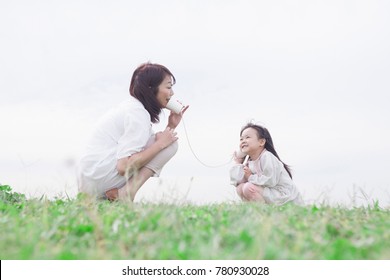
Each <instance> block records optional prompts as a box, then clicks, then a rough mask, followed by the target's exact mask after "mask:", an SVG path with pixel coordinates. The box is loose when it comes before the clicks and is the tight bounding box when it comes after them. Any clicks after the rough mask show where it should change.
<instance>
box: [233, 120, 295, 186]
mask: <svg viewBox="0 0 390 280" xmlns="http://www.w3.org/2000/svg"><path fill="white" fill-rule="evenodd" d="M247 128H253V129H254V130H256V133H257V136H258V137H259V139H265V148H266V149H267V150H268V151H270V152H271V153H272V154H273V155H274V156H275V157H277V158H278V160H280V161H281V162H282V163H283V166H284V168H285V169H286V171H287V173H288V175H289V176H290V178H291V179H292V175H291V170H290V166H288V165H287V164H285V163H284V162H283V161H282V160H281V159H280V158H279V156H278V153H277V152H276V150H275V148H274V143H273V141H272V137H271V134H270V133H269V131H268V129H266V128H265V127H263V126H260V125H257V124H253V123H248V124H246V125H245V126H244V127H243V128H242V129H241V132H240V136H241V135H242V132H243V131H244V130H245V129H247Z"/></svg>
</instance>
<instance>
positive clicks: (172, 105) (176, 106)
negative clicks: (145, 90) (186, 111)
mask: <svg viewBox="0 0 390 280" xmlns="http://www.w3.org/2000/svg"><path fill="white" fill-rule="evenodd" d="M184 107H185V106H184V105H183V104H182V103H181V102H180V101H179V100H176V99H174V98H171V99H169V102H168V104H167V106H166V108H167V109H168V110H171V111H173V112H175V113H176V114H180V112H181V110H183V108H184Z"/></svg>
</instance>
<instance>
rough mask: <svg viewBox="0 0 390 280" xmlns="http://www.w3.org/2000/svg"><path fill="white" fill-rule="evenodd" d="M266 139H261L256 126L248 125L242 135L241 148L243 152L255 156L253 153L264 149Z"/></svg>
mask: <svg viewBox="0 0 390 280" xmlns="http://www.w3.org/2000/svg"><path fill="white" fill-rule="evenodd" d="M264 145H265V139H259V138H258V136H257V132H256V130H255V129H254V128H251V127H248V128H247V129H245V130H244V131H243V132H242V134H241V137H240V149H241V151H242V152H243V153H245V154H247V155H249V156H250V157H251V158H253V157H252V156H253V155H256V154H257V153H260V152H261V151H262V150H263V149H264Z"/></svg>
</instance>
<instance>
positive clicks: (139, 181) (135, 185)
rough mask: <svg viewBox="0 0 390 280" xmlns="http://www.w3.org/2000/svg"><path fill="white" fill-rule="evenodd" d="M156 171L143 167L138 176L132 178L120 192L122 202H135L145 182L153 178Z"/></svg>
mask: <svg viewBox="0 0 390 280" xmlns="http://www.w3.org/2000/svg"><path fill="white" fill-rule="evenodd" d="M153 174H154V171H152V170H151V169H149V168H147V167H142V168H141V169H140V170H139V171H138V172H137V173H136V174H133V176H131V177H130V179H129V180H128V181H127V183H126V185H125V186H124V187H123V188H120V189H119V190H118V198H119V199H120V200H131V201H134V198H135V195H136V194H137V192H138V190H139V189H140V188H141V187H142V185H143V184H145V182H146V181H147V180H148V179H149V178H150V177H152V176H153Z"/></svg>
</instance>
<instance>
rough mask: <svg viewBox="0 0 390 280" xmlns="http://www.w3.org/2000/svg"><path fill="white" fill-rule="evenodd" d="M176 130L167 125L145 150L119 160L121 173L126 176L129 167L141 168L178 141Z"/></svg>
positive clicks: (132, 168) (133, 168)
mask: <svg viewBox="0 0 390 280" xmlns="http://www.w3.org/2000/svg"><path fill="white" fill-rule="evenodd" d="M176 134H177V133H176V132H175V131H174V130H173V129H171V128H169V127H167V128H166V129H165V130H164V131H163V132H159V133H157V134H156V141H155V142H154V143H153V144H152V145H150V146H149V147H147V148H146V149H145V150H143V151H141V152H139V153H135V154H133V155H131V156H129V157H125V158H121V159H119V160H118V162H117V165H116V169H117V170H118V173H119V175H121V176H124V175H125V174H126V171H127V170H128V169H131V170H139V169H141V168H142V167H143V166H145V165H146V164H147V163H148V162H149V161H151V160H152V159H153V158H154V157H155V156H156V155H157V154H158V153H159V152H160V151H161V150H163V149H165V148H166V147H168V146H169V145H171V144H172V143H173V142H175V141H177V139H178V138H177V137H176Z"/></svg>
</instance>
